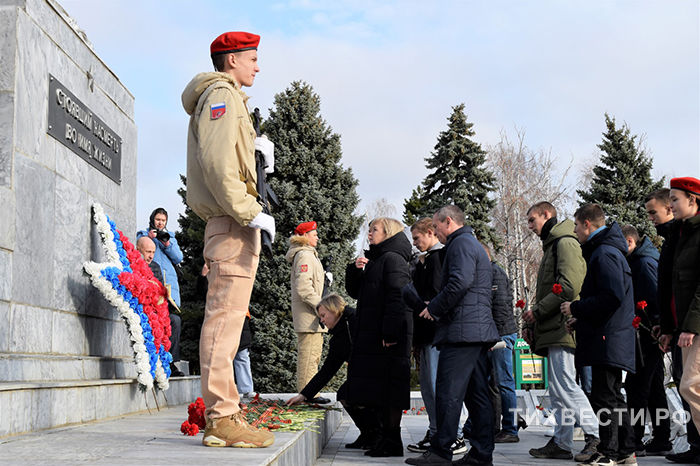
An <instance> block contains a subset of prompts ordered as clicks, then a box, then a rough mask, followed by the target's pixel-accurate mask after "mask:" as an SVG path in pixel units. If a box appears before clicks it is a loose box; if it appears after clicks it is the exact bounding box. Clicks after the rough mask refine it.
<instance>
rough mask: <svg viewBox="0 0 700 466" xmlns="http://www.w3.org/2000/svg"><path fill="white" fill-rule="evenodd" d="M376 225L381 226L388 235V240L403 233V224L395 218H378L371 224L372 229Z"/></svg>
mask: <svg viewBox="0 0 700 466" xmlns="http://www.w3.org/2000/svg"><path fill="white" fill-rule="evenodd" d="M375 223H377V224H379V225H380V226H381V227H382V229H383V230H384V233H386V237H387V239H389V238H391V237H392V236H394V235H395V234H397V233H399V232H401V231H403V223H401V222H399V221H398V220H396V219H395V218H389V217H377V218H375V219H374V220H372V221H371V222H369V226H370V228H371V227H372V225H374V224H375Z"/></svg>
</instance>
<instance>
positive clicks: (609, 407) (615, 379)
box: [591, 365, 635, 460]
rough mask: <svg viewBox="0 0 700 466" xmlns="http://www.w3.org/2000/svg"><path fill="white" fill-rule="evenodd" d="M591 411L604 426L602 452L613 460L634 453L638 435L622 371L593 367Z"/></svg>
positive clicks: (601, 439) (601, 440)
mask: <svg viewBox="0 0 700 466" xmlns="http://www.w3.org/2000/svg"><path fill="white" fill-rule="evenodd" d="M591 375H592V377H591V407H592V408H593V411H595V413H596V414H597V415H598V419H599V423H600V445H598V451H599V452H600V453H601V454H603V455H605V456H607V457H608V458H610V459H612V460H617V459H621V458H625V457H627V456H629V455H631V454H632V453H634V449H635V445H634V431H633V430H632V426H631V425H630V416H629V411H628V410H627V403H625V399H624V397H623V396H622V369H618V368H616V367H611V366H603V365H596V366H592V367H591Z"/></svg>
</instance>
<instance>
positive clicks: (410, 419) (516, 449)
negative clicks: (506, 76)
mask: <svg viewBox="0 0 700 466" xmlns="http://www.w3.org/2000/svg"><path fill="white" fill-rule="evenodd" d="M401 425H402V437H403V443H404V447H405V446H406V445H408V444H409V443H415V442H418V441H420V440H422V439H423V436H425V431H426V429H427V427H428V418H427V417H426V416H404V417H403V419H402V420H401ZM546 431H547V429H546V428H544V427H538V426H532V427H528V428H527V429H526V430H524V431H522V430H521V431H520V433H521V434H520V442H519V443H509V444H497V445H496V451H495V452H494V458H493V460H494V465H499V466H503V465H514V464H517V465H548V466H557V465H567V466H573V465H575V464H576V463H575V462H574V461H573V460H570V461H557V460H540V459H536V458H533V457H531V456H530V455H529V454H528V450H529V449H530V448H538V447H541V446H543V445H544V444H545V443H547V441H548V440H549V437H545V432H546ZM358 435H359V431H358V430H357V428H356V427H355V426H354V424H353V423H352V421H350V420H349V419H348V418H347V416H346V417H345V418H344V420H343V423H342V424H341V425H340V427H339V428H338V430H337V431H336V434H335V435H334V436H333V438H332V439H331V441H330V442H329V443H328V445H327V446H326V448H325V449H324V450H323V455H322V456H321V458H319V459H318V461H317V462H316V464H317V465H323V466H328V465H332V466H351V465H357V464H367V465H372V464H405V463H404V460H405V459H406V458H408V457H411V456H418V454H416V453H411V452H409V451H408V450H406V451H405V456H404V457H403V458H370V457H367V456H364V454H363V452H362V451H358V450H349V449H347V448H344V446H345V444H346V443H350V442H352V441H354V440H355V439H356V438H357V436H358ZM574 443H575V445H576V448H577V452H578V451H580V450H581V449H582V448H583V441H576V442H574ZM637 461H638V463H639V464H640V466H642V465H643V466H652V465H666V466H668V465H670V464H672V463H670V462H668V461H666V459H665V458H663V457H646V458H639V459H638V460H637Z"/></svg>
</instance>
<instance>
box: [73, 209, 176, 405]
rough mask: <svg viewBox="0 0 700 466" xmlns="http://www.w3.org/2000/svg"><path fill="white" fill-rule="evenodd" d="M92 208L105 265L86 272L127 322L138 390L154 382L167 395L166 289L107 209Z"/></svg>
mask: <svg viewBox="0 0 700 466" xmlns="http://www.w3.org/2000/svg"><path fill="white" fill-rule="evenodd" d="M92 209H93V220H94V222H95V224H96V225H97V232H98V233H99V235H100V238H101V239H102V247H103V250H104V252H105V256H106V261H105V262H101V263H97V262H86V263H85V264H83V270H84V271H85V273H87V275H88V276H89V277H90V281H91V282H92V284H93V286H94V287H95V288H97V289H98V290H99V291H100V292H101V293H102V295H103V296H104V297H105V299H106V300H107V301H108V302H109V303H110V304H111V305H112V306H114V307H115V308H116V310H117V312H118V313H119V315H120V316H121V317H122V318H123V319H124V321H125V322H126V327H127V330H128V332H129V339H130V340H131V345H132V349H133V351H134V362H135V363H136V373H137V377H136V378H137V381H138V383H139V388H140V389H141V390H144V391H145V390H148V389H150V388H152V387H153V384H154V380H155V382H156V384H157V386H158V388H160V389H161V390H167V389H168V385H169V384H168V377H170V363H171V362H172V359H173V358H172V356H171V355H170V353H169V352H168V350H169V349H170V332H171V329H170V315H169V313H168V304H167V301H165V299H163V296H165V287H164V286H163V284H162V283H160V282H159V281H158V280H157V279H156V278H155V277H154V276H153V272H151V269H150V268H149V267H148V264H146V261H144V260H143V258H142V257H141V254H139V252H138V251H137V250H136V249H135V248H134V246H133V245H132V244H131V242H130V241H129V239H128V238H127V237H126V236H125V235H124V234H123V233H122V232H121V231H119V230H118V229H117V227H116V225H115V223H114V222H113V221H112V220H111V219H110V218H109V217H108V216H107V215H106V214H105V212H104V210H103V209H102V206H101V205H100V204H93V206H92Z"/></svg>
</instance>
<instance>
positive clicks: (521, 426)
mask: <svg viewBox="0 0 700 466" xmlns="http://www.w3.org/2000/svg"><path fill="white" fill-rule="evenodd" d="M518 429H527V422H525V418H523V417H522V416H521V415H520V414H518Z"/></svg>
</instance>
